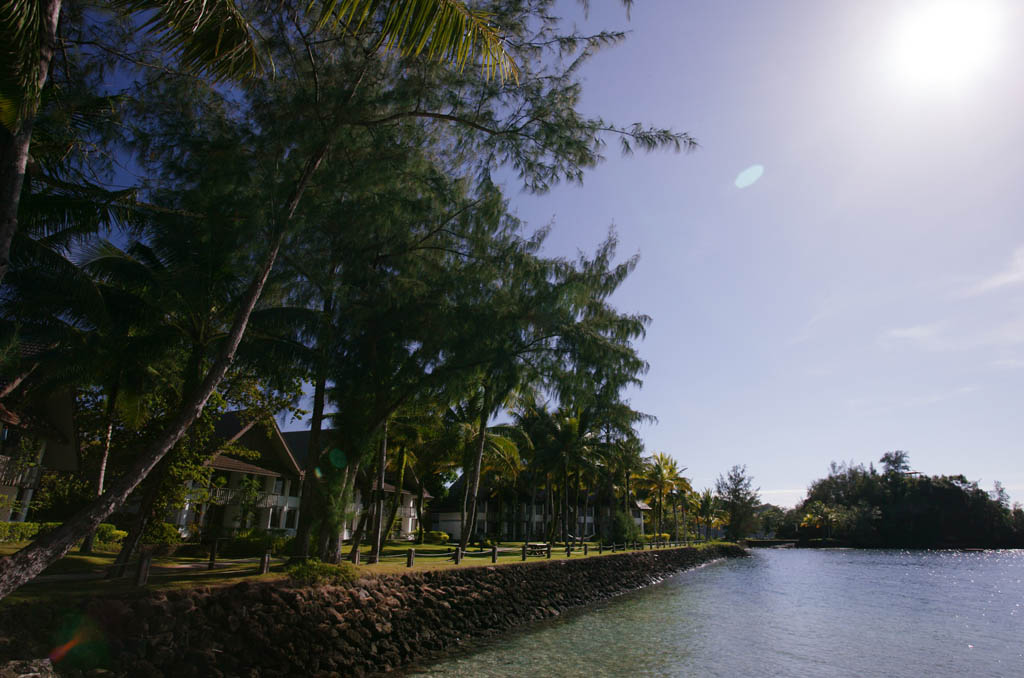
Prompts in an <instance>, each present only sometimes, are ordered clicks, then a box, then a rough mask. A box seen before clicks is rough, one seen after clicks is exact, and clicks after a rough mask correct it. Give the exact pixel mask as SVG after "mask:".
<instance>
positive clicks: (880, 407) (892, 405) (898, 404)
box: [847, 385, 978, 415]
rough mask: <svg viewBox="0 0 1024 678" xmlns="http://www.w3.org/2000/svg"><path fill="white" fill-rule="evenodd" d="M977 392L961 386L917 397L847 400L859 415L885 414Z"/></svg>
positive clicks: (920, 394)
mask: <svg viewBox="0 0 1024 678" xmlns="http://www.w3.org/2000/svg"><path fill="white" fill-rule="evenodd" d="M976 391H978V387H977V386H973V385H971V386H960V387H958V388H953V389H948V390H945V391H934V392H931V393H919V394H917V395H905V396H877V397H868V398H851V399H849V400H847V405H848V406H849V407H850V408H851V409H852V410H853V411H854V412H856V413H857V414H859V415H867V414H884V413H886V412H891V411H893V410H902V409H908V408H914V407H927V406H928V405H934V404H936V403H941V402H944V401H946V400H952V399H953V398H960V397H962V396H966V395H970V394H971V393H974V392H976Z"/></svg>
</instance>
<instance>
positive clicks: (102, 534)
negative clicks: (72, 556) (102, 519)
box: [96, 523, 128, 544]
mask: <svg viewBox="0 0 1024 678" xmlns="http://www.w3.org/2000/svg"><path fill="white" fill-rule="evenodd" d="M127 536H128V533H127V532H125V531H124V530H119V529H117V527H115V526H114V525H111V524H110V523H100V525H99V527H97V528H96V541H98V542H99V543H101V544H120V543H121V542H122V541H124V538H125V537H127Z"/></svg>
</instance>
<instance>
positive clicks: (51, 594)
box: [0, 542, 725, 605]
mask: <svg viewBox="0 0 1024 678" xmlns="http://www.w3.org/2000/svg"><path fill="white" fill-rule="evenodd" d="M724 543H725V542H707V543H703V544H699V545H697V548H701V549H703V548H710V547H713V546H716V545H719V544H724ZM522 544H523V543H522V542H502V543H500V544H499V549H501V548H514V549H516V552H514V553H512V552H510V553H499V554H498V564H499V565H507V564H511V563H521V562H522V556H521V554H520V552H519V549H521V548H522ZM24 545H25V542H23V543H14V544H12V543H6V544H0V557H3V556H7V555H10V554H11V553H14V552H15V551H17V550H18V549H19V548H21V547H22V546H24ZM410 548H415V549H416V565H415V567H414V568H413V570H416V571H424V570H441V569H449V568H453V567H474V566H489V565H491V564H492V563H491V556H490V549H489V548H488V549H484V550H483V551H477V550H476V549H470V550H469V551H468V554H467V555H466V556H464V557H463V560H462V564H461V565H458V566H456V565H455V563H454V562H452V561H451V560H448V559H446V558H443V557H433V558H432V557H430V556H431V555H434V556H440V555H441V554H447V552H448V549H449V548H452V549H454V547H453V546H451V547H450V546H447V545H438V544H410V543H408V542H391V543H388V544H387V545H385V547H384V548H383V549H382V554H383V561H382V562H380V563H376V564H367V560H368V556H369V552H370V548H369V547H368V546H364V547H362V548H361V549H360V554H361V555H360V557H361V560H362V563H363V564H361V565H360V567H359V571H360V574H363V575H374V574H402V573H406V572H409V571H410V569H409V568H407V567H406V561H405V556H406V553H407V552H408V550H409V549H410ZM588 548H589V550H590V554H589V557H592V558H593V557H599V556H600V555H604V556H608V555H611V554H612V553H611V549H607V548H606V549H605V550H604V553H603V554H598V552H597V544H596V543H589V544H588ZM346 553H347V550H346ZM617 553H622V551H618V552H617ZM477 554H479V555H477ZM116 555H117V554H116V553H114V552H107V551H102V552H96V553H93V554H91V555H88V556H85V555H81V554H79V553H70V554H68V555H67V556H65V557H64V558H62V559H61V560H60V561H58V562H56V563H54V564H53V565H51V566H50V567H49V568H48V569H47V570H46V572H45V573H44V574H47V575H49V574H96V575H99V574H103V573H105V572H106V571H107V569H108V568H109V567H110V566H111V565H113V563H114V559H115V557H116ZM424 556H426V557H424ZM582 557H583V552H582V550H581V549H580V550H577V549H576V548H574V549H573V554H572V556H571V559H572V560H578V559H579V558H582ZM565 559H566V555H565V548H564V547H562V548H557V547H553V548H552V550H551V560H565ZM543 560H547V558H546V557H543V556H542V557H536V556H531V557H529V558H528V559H527V562H528V563H535V562H538V561H543ZM205 562H206V559H205V558H179V557H171V558H155V559H154V560H153V566H152V569H151V571H150V576H149V583H148V585H147V587H146V589H140V588H138V587H136V586H135V581H134V572H135V568H134V565H132V566H131V567H129V569H128V572H129V576H128V577H124V578H121V579H115V580H111V579H87V580H74V581H43V582H38V581H37V582H30V583H28V584H26V585H25V586H23V587H22V588H21V589H19V590H18V591H16V592H15V593H13V594H11V595H9V596H8V597H7V598H5V599H4V600H3V601H2V602H0V605H9V604H14V603H20V602H28V601H35V602H42V601H61V602H66V601H68V600H71V599H75V598H83V597H91V596H103V597H107V596H121V595H131V594H137V593H140V592H143V591H145V590H147V589H148V590H168V589H182V588H198V587H203V586H230V585H232V584H237V583H240V582H243V581H247V582H265V581H283V580H285V579H286V578H287V574H286V572H285V569H284V563H285V559H283V558H279V559H275V560H274V561H273V562H272V563H271V569H270V573H269V574H265V575H259V574H257V572H258V568H259V563H258V562H254V561H253V560H252V559H247V560H233V559H226V558H220V559H218V560H217V568H216V569H214V570H208V569H206V568H205V567H198V568H189V567H181V566H183V565H195V564H199V563H205Z"/></svg>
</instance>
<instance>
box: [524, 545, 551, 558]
mask: <svg viewBox="0 0 1024 678" xmlns="http://www.w3.org/2000/svg"><path fill="white" fill-rule="evenodd" d="M547 554H548V545H547V544H544V543H529V542H528V543H527V544H526V555H528V556H546V555H547Z"/></svg>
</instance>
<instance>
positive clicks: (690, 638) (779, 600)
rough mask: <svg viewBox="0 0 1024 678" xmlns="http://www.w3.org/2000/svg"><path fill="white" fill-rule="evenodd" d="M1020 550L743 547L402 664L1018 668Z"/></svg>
mask: <svg viewBox="0 0 1024 678" xmlns="http://www.w3.org/2000/svg"><path fill="white" fill-rule="evenodd" d="M1022 582H1024V551H1019V550H1018V551H984V552H964V551H901V550H877V551H854V550H841V551H838V550H837V551H829V550H797V549H780V550H775V549H769V550H763V551H755V552H754V557H753V558H746V559H739V560H728V561H719V562H717V563H714V564H711V565H709V566H707V567H703V568H700V569H698V570H693V571H690V572H684V573H682V574H680V575H677V576H675V577H671V578H669V579H668V580H666V581H665V582H663V583H662V584H659V585H657V586H653V587H651V588H648V589H645V590H642V591H637V592H635V593H631V594H628V595H625V596H620V597H618V598H615V599H613V600H610V601H607V602H605V603H602V604H600V605H598V606H596V607H594V608H592V609H591V610H588V611H585V612H578V613H574V614H568V615H564V616H562V617H560V618H558V619H556V620H553V621H550V622H545V623H543V624H540V625H537V626H534V627H532V628H529V629H527V630H525V631H523V632H520V633H517V634H513V635H509V636H504V637H501V638H496V639H492V640H489V641H486V642H482V643H478V644H474V645H471V646H470V647H469V648H468V649H467V651H463V652H460V653H458V654H456V655H455V656H452V657H450V658H449V659H446V660H443V661H441V662H437V663H434V664H431V665H429V666H425V667H417V668H415V669H413V670H412V671H410V672H408V675H410V676H441V675H473V676H494V677H497V678H500V677H502V676H508V677H509V678H512V677H515V678H521V677H522V676H524V675H533V676H550V675H557V676H567V677H569V676H581V677H582V676H585V677H586V678H603V677H604V676H609V677H610V676H615V677H619V676H624V675H632V676H688V675H696V674H698V673H699V675H701V676H722V677H732V676H767V675H777V676H792V677H794V678H800V677H802V676H807V677H808V678H811V677H818V676H864V675H885V676H896V677H899V676H906V677H911V676H913V677H915V678H916V677H917V676H923V675H928V676H931V677H932V678H938V677H941V676H959V675H975V676H995V677H999V676H1006V677H1010V676H1014V677H1017V676H1022V675H1024V607H1022V605H1024V583H1022Z"/></svg>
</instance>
